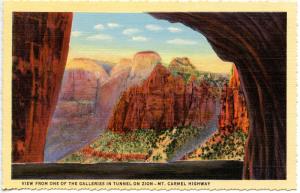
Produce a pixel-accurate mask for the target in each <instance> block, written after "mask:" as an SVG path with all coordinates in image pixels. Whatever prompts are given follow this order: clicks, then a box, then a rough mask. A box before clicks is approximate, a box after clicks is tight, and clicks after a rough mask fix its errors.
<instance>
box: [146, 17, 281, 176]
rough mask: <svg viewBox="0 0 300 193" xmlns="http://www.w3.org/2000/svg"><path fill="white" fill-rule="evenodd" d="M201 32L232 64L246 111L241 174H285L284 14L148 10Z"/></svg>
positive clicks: (221, 56)
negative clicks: (246, 125)
mask: <svg viewBox="0 0 300 193" xmlns="http://www.w3.org/2000/svg"><path fill="white" fill-rule="evenodd" d="M149 14H150V15H152V16H153V17H155V18H157V19H164V20H168V21H169V22H171V23H175V22H180V23H182V24H184V25H186V26H188V27H190V28H192V29H194V30H195V31H198V32H200V33H202V34H203V35H204V36H205V37H206V38H207V40H208V42H209V43H210V44H211V46H212V48H213V49H214V50H215V52H216V53H217V55H218V56H219V57H220V58H221V59H222V60H224V61H230V62H233V63H235V64H236V66H237V69H238V72H239V74H240V77H241V84H242V87H243V91H244V93H245V97H246V102H247V108H248V110H249V116H250V131H249V137H248V140H247V144H246V148H245V151H246V152H245V159H244V169H243V178H244V179H286V13H279V12H276V13H272V12H268V13H266V12H257V13H255V12H251V13H245V12H243V13H241V12H240V13H239V12H235V13H228V12H227V13H222V12H219V13H199V12H198V13H185V12H177V13H149Z"/></svg>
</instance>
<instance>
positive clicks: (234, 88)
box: [219, 66, 249, 133]
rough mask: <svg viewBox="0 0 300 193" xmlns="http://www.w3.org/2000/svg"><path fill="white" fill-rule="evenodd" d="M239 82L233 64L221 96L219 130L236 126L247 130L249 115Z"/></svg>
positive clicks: (228, 129) (225, 130) (226, 130)
mask: <svg viewBox="0 0 300 193" xmlns="http://www.w3.org/2000/svg"><path fill="white" fill-rule="evenodd" d="M240 84H241V83H240V79H239V74H238V72H237V69H236V67H235V66H234V67H233V73H232V76H231V79H230V81H229V84H228V85H227V84H225V85H224V88H223V91H222V96H221V111H220V117H219V131H221V132H222V131H223V132H231V131H233V130H234V129H238V128H240V129H242V130H243V131H244V132H245V133H247V132H248V129H249V117H248V111H247V107H246V101H245V97H244V95H243V92H242V90H241V85H240Z"/></svg>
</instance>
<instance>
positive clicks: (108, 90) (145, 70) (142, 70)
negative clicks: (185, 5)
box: [97, 51, 161, 129]
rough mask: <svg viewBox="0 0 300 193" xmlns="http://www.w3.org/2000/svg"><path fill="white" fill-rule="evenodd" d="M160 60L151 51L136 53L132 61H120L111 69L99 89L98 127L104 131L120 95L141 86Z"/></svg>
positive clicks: (157, 55)
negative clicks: (109, 74)
mask: <svg viewBox="0 0 300 193" xmlns="http://www.w3.org/2000/svg"><path fill="white" fill-rule="evenodd" d="M160 60H161V58H160V56H159V54H158V53H156V52H153V51H142V52H137V53H136V54H135V55H134V57H133V59H132V60H129V59H122V60H121V61H120V63H119V64H117V65H116V66H114V68H113V69H112V74H111V75H112V76H111V77H110V79H109V80H108V81H107V82H106V83H105V84H104V85H103V86H102V87H101V90H100V92H99V99H98V104H97V109H98V110H97V114H98V117H99V123H100V124H99V127H100V128H102V129H106V128H107V125H108V122H109V118H110V117H111V116H112V113H113V108H114V106H115V105H116V104H117V102H118V100H119V98H120V96H121V94H122V92H123V91H125V90H126V89H127V88H129V87H131V86H135V85H139V84H141V83H142V82H143V81H144V80H145V79H147V77H148V76H149V75H150V73H151V72H152V70H153V68H154V67H155V65H156V64H157V63H159V62H160Z"/></svg>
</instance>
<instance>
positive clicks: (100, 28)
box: [94, 23, 105, 30]
mask: <svg viewBox="0 0 300 193" xmlns="http://www.w3.org/2000/svg"><path fill="white" fill-rule="evenodd" d="M94 29H96V30H103V29H105V27H104V25H103V24H100V23H99V24H97V25H95V26H94Z"/></svg>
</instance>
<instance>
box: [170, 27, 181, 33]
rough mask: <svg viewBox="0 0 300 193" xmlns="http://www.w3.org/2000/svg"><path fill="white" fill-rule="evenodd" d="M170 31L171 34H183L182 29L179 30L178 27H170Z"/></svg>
mask: <svg viewBox="0 0 300 193" xmlns="http://www.w3.org/2000/svg"><path fill="white" fill-rule="evenodd" d="M168 30H169V32H172V33H176V32H181V31H182V29H180V28H177V27H168Z"/></svg>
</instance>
